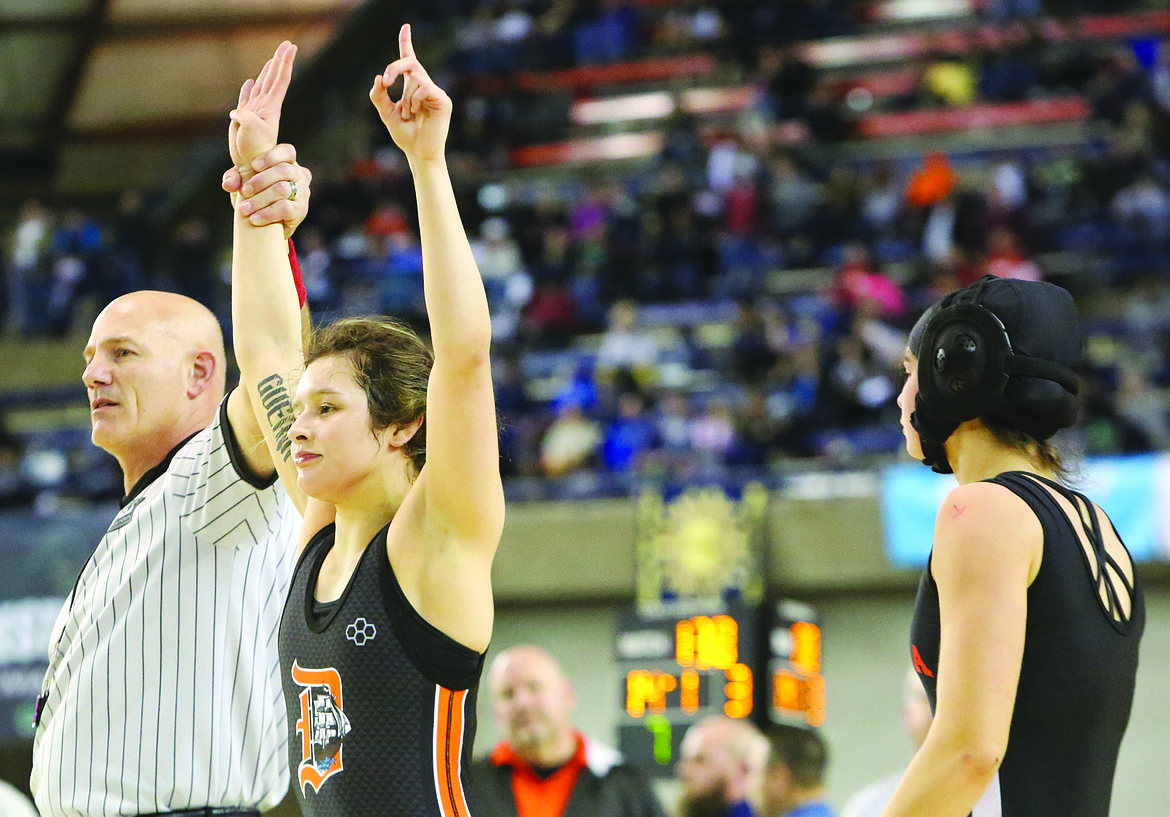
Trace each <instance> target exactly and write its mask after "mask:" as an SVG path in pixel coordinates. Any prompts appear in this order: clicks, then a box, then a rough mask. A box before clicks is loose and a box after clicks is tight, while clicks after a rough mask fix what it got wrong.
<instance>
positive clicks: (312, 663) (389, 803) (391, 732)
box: [280, 525, 483, 817]
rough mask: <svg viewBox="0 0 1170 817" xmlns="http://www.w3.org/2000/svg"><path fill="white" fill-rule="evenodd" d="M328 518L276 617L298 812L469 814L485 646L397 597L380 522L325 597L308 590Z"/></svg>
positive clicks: (326, 538)
mask: <svg viewBox="0 0 1170 817" xmlns="http://www.w3.org/2000/svg"><path fill="white" fill-rule="evenodd" d="M334 535H335V529H334V526H333V525H329V526H327V527H325V528H323V529H322V530H321V531H320V532H319V533H317V535H316V536H314V537H313V539H312V540H311V541H310V542H309V544H308V545H307V546H306V548H305V552H304V553H303V554H302V556H301V559H300V562H299V563H298V564H297V567H296V572H295V573H294V575H293V581H292V588H291V589H290V591H289V596H288V601H287V602H286V604H285V609H284V619H283V620H282V622H281V626H280V671H281V681H282V684H283V686H284V699H285V705H286V706H287V708H288V725H289V758H290V762H291V769H292V775H293V782H294V785H296V786H297V788H298V789H299V791H300V806H301V809H302V811H303V812H304V814H305V817H468V808H467V797H466V795H465V793H464V787H463V781H462V770H463V769H464V768H466V766H467V763H468V762H469V760H470V753H471V746H472V742H473V739H474V737H475V693H476V688H477V686H478V684H479V677H480V673H481V670H482V668H483V655H481V654H480V653H477V652H475V651H474V650H472V649H470V648H468V647H465V646H463V645H461V644H459V643H458V642H456V641H454V640H452V639H451V638H450V637H448V636H447V635H445V634H444V633H442V632H440V631H439V630H437V629H435V628H434V627H433V626H431V625H430V624H429V623H427V622H426V621H425V620H424V619H423V618H422V616H420V615H419V614H418V612H416V611H415V609H414V608H413V607H411V605H410V602H409V601H407V599H406V596H405V595H403V593H402V589H401V587H400V586H399V584H398V580H397V578H396V577H395V575H394V570H393V569H392V568H391V566H390V561H389V559H388V558H387V555H386V528H383V529H382V530H381V531H380V532H379V533H378V534H377V535H376V536H375V537H374V539H373V540H372V541H371V542H370V544H369V545H368V546H367V547H366V550H365V553H363V554H362V557H361V560H360V561H359V562H358V566H357V568H356V569H355V570H354V574H353V577H352V578H351V579H350V582H349V585H348V586H347V587H346V589H345V591H344V592H343V593H342V595H341V597H340V598H339V599H337V601H335V602H329V603H327V604H320V603H318V602H315V601H314V599H313V590H314V588H315V587H316V585H317V576H318V574H319V573H320V570H321V564H322V562H323V561H324V559H325V556H326V555H327V554H328V553H329V551H330V549H331V548H332V547H333V541H334Z"/></svg>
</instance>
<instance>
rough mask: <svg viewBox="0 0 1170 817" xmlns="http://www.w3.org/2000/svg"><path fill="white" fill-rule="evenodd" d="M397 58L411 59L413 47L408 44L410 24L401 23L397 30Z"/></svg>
mask: <svg viewBox="0 0 1170 817" xmlns="http://www.w3.org/2000/svg"><path fill="white" fill-rule="evenodd" d="M398 56H399V57H400V58H406V57H413V56H414V46H413V45H411V42H410V23H403V24H402V28H400V29H399V30H398Z"/></svg>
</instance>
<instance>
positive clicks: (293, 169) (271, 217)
mask: <svg viewBox="0 0 1170 817" xmlns="http://www.w3.org/2000/svg"><path fill="white" fill-rule="evenodd" d="M252 170H253V171H255V175H253V176H252V177H251V178H250V179H248V181H247V182H246V183H245V182H244V181H243V178H242V177H241V175H240V171H239V170H238V169H237V168H236V167H234V166H233V167H232V168H230V169H229V170H228V171H227V172H226V173H224V174H223V181H222V186H223V189H224V192H227V193H239V194H240V195H241V196H243V197H244V201H243V202H241V203H240V211H241V212H243V213H244V214H245V215H247V216H248V221H249V222H251V223H252V224H253V225H254V226H256V227H264V226H266V225H268V224H278V223H279V224H283V225H284V237H285V238H291V237H292V234H293V233H294V232H296V229H297V227H299V226H300V223H301V222H302V221H304V220H305V216H307V215H308V214H309V197H310V196H311V195H312V190H311V185H312V183H313V174H312V173H311V172H310V171H309V169H308V168H307V167H303V166H302V165H299V164H297V149H296V148H295V147H293V146H292V145H289V144H279V145H277V146H276V147H274V148H273V149H272V150H269V151H267V152H265V153H261V154H260V155H259V156H257V157H256V158H255V159H254V160H253V161H252ZM294 182H295V183H296V196H295V197H293V198H290V196H291V194H292V190H293V188H292V185H293V183H294Z"/></svg>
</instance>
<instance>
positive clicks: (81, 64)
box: [46, 0, 110, 145]
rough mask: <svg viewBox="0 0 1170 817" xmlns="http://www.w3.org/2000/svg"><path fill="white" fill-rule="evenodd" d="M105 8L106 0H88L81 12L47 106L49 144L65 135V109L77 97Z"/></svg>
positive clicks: (96, 40) (68, 108)
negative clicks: (80, 20)
mask: <svg viewBox="0 0 1170 817" xmlns="http://www.w3.org/2000/svg"><path fill="white" fill-rule="evenodd" d="M109 10H110V0H91V2H90V4H89V9H88V10H87V11H86V12H85V15H84V24H83V27H82V28H81V29H80V30H79V31H78V36H77V39H76V40H74V42H73V49H72V51H71V52H70V54H69V59H68V60H67V61H66V63H65V72H64V73H63V74H62V75H61V83H60V85H58V86H57V93H56V94H55V95H54V96H53V104H52V105H51V106H50V108H49V114H48V119H47V130H48V134H47V135H48V139H47V140H46V141H48V142H49V143H50V144H53V145H56V144H59V143H60V141H61V139H62V137H63V136H64V135H65V128H66V121H67V118H68V116H69V111H70V110H72V109H73V103H74V102H75V101H76V100H77V92H78V89H79V88H80V87H81V77H82V74H84V73H85V64H86V62H88V61H89V55H90V54H92V53H93V50H94V48H95V47H96V46H97V43H98V40H99V39H101V36H102V31H103V29H104V28H105V25H106V18H107V16H108V15H109Z"/></svg>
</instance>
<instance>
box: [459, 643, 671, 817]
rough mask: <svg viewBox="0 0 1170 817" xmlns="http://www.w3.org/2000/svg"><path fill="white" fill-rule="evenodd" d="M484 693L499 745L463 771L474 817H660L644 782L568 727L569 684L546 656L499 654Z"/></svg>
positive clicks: (536, 650) (537, 652)
mask: <svg viewBox="0 0 1170 817" xmlns="http://www.w3.org/2000/svg"><path fill="white" fill-rule="evenodd" d="M488 688H489V691H490V694H491V701H492V711H493V713H494V715H495V719H496V723H497V724H498V726H499V729H500V731H501V732H502V733H503V735H504V739H503V740H501V741H500V742H499V743H498V744H497V745H496V746H495V748H493V749H492V751H491V754H490V755H489V756H488V757H485V758H480V759H478V760H476V761H475V762H473V763H472V765H471V767H470V769H469V770H468V782H469V788H470V790H471V792H472V798H473V806H474V808H473V809H472V813H473V814H475V815H477V817H662V814H663V812H662V806H661V805H660V804H659V803H658V800H657V799H656V798H655V796H654V793H653V792H652V791H651V790H650V787H649V784H648V783H647V782H646V781H645V779H644V778H643V777H642V776H641V775H640V774H638V773H637V772H636V771H635V770H634V769H633V767H631V766H629V765H628V764H626V763H625V762H624V761H623V759H622V756H621V755H620V754H619V753H618V752H617V751H616V750H614V749H611V748H609V747H608V746H603V745H602V744H600V743H597V742H596V741H594V740H592V739H591V738H589V737H587V736H585V735H584V734H582V733H581V732H580V731H578V730H577V729H575V728H574V727H573V724H572V720H571V718H572V714H573V709H574V707H575V706H576V703H577V697H576V693H575V691H574V689H573V683H572V681H570V680H569V679H568V678H566V677H565V675H564V673H563V672H561V668H560V666H559V665H558V664H557V662H556V660H555V659H554V658H553V657H552V656H551V655H549V654H548V653H547V652H545V651H544V650H542V649H541V648H540V647H535V646H529V645H522V646H516V647H511V648H509V649H507V650H504V651H503V652H501V653H500V654H499V655H498V656H497V657H496V659H495V661H493V662H492V665H491V668H490V669H489V670H488Z"/></svg>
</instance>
